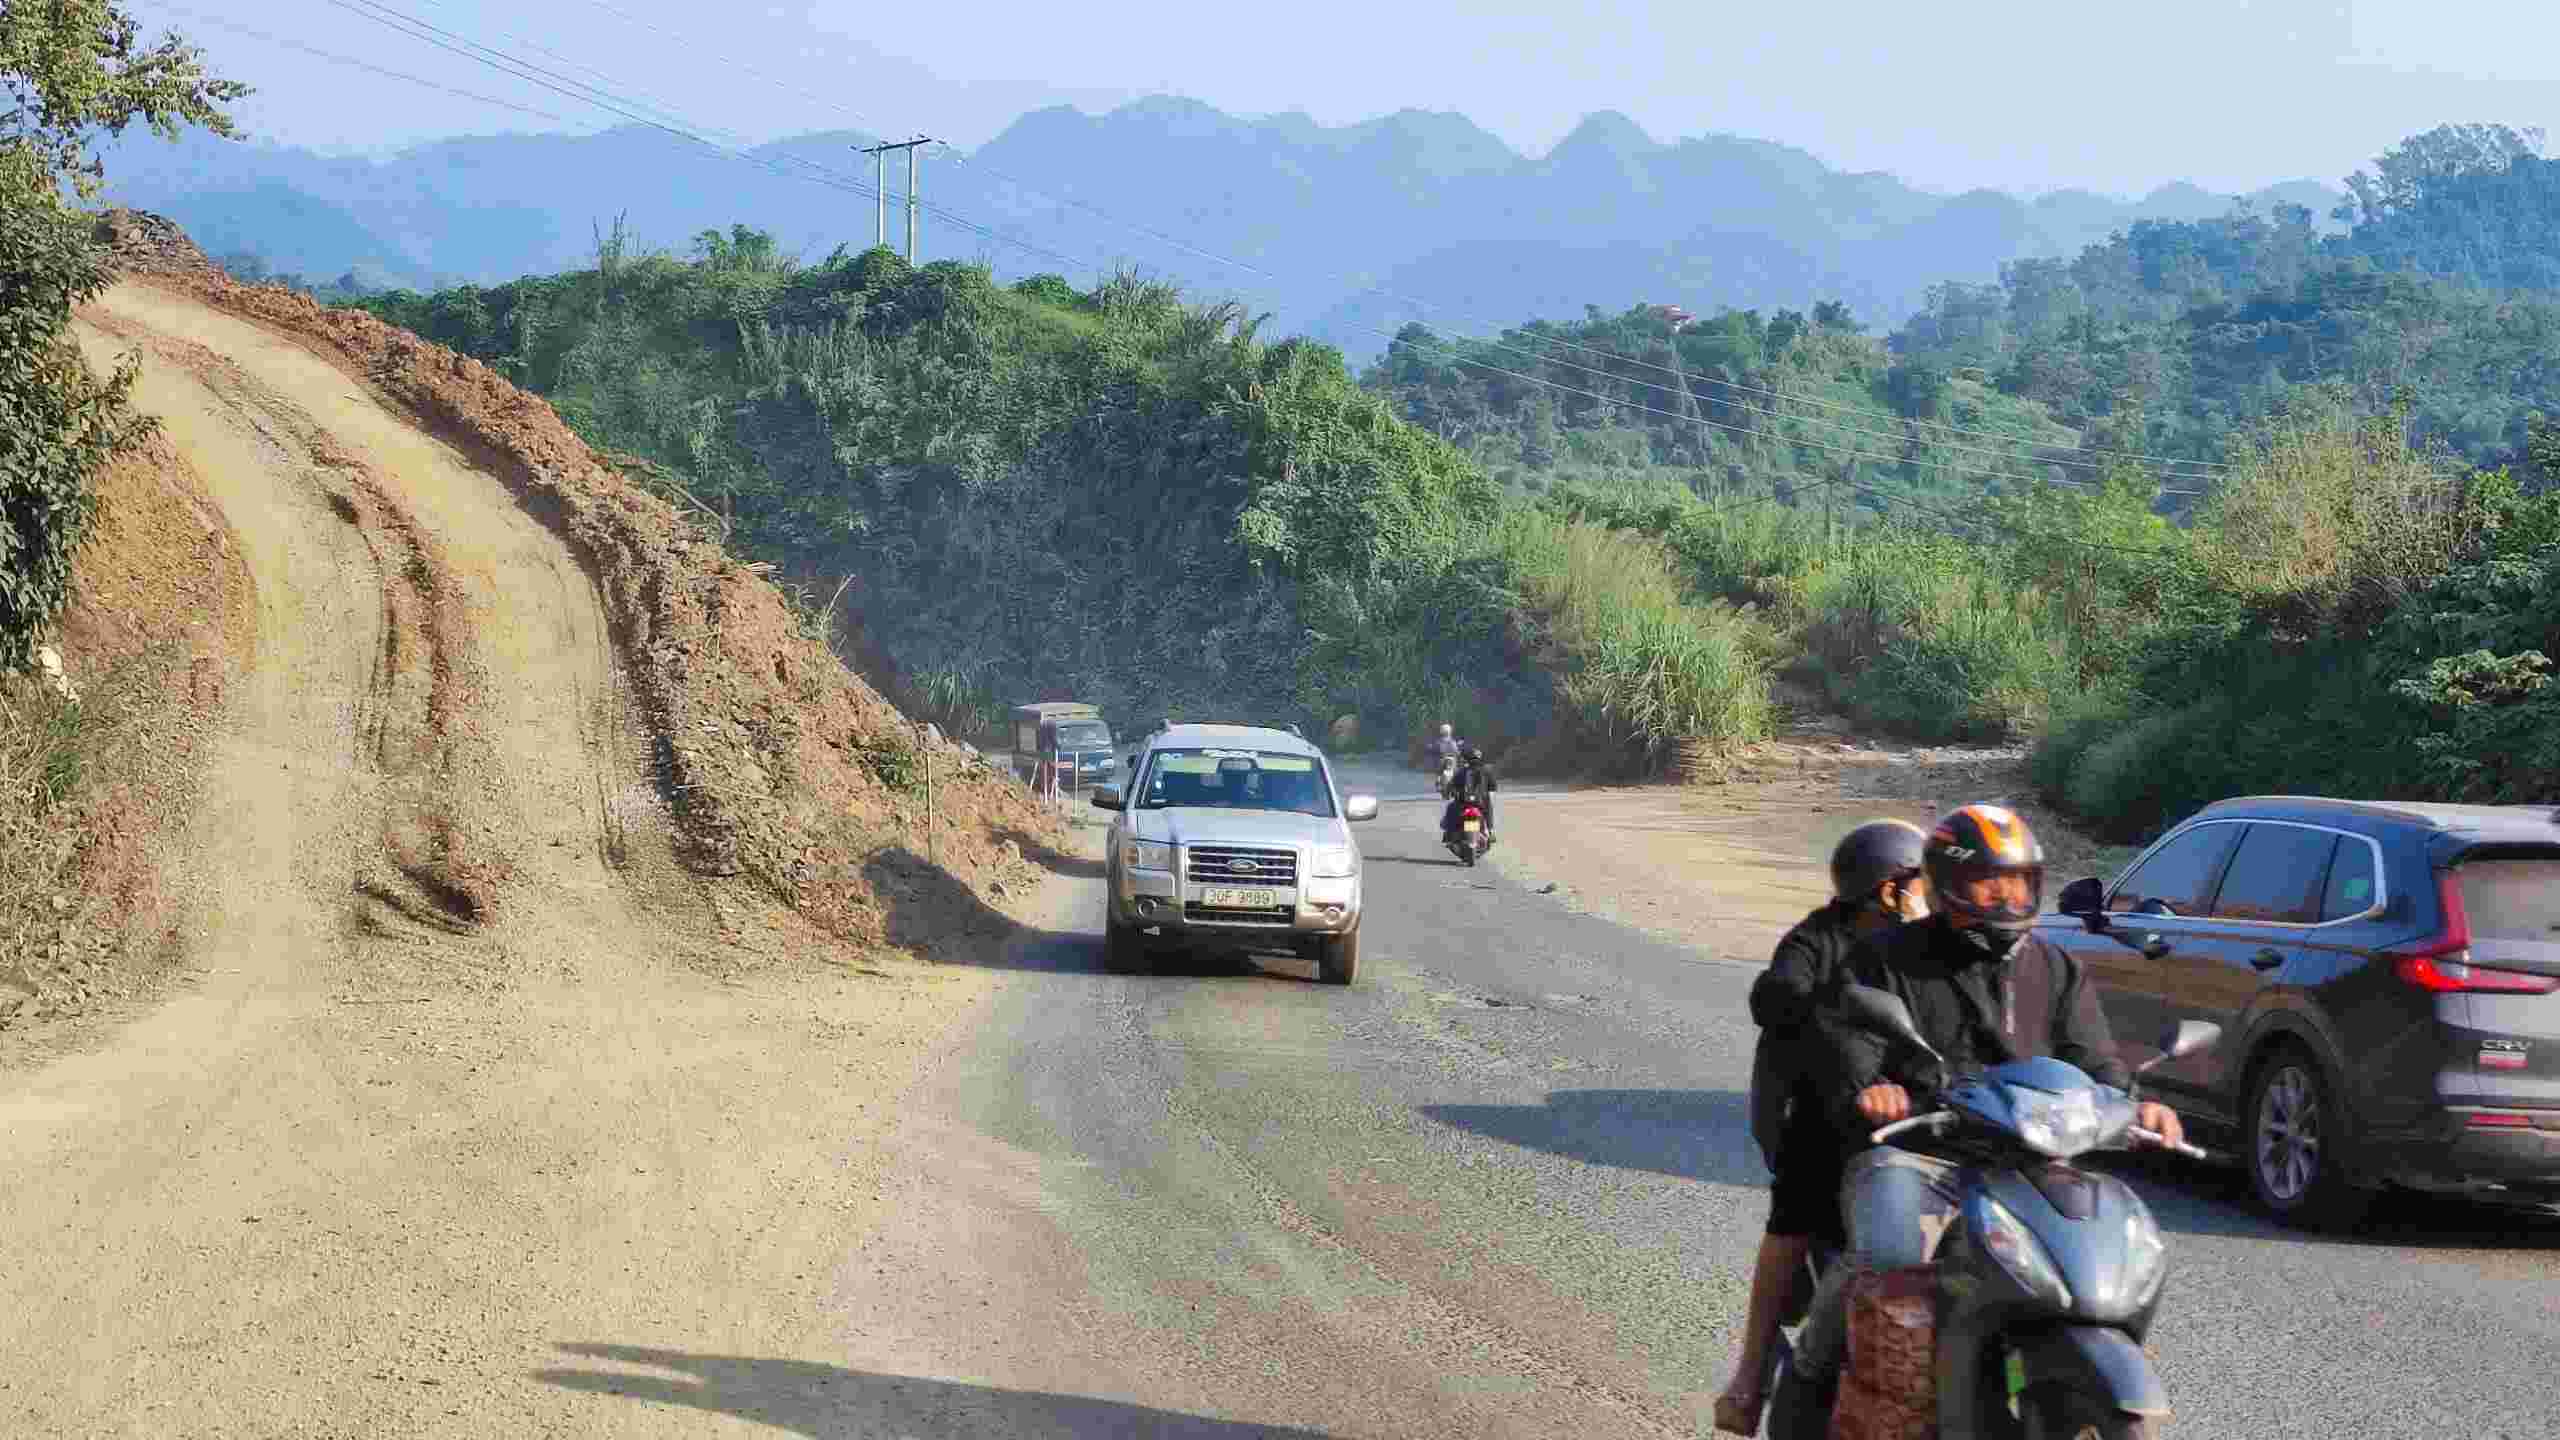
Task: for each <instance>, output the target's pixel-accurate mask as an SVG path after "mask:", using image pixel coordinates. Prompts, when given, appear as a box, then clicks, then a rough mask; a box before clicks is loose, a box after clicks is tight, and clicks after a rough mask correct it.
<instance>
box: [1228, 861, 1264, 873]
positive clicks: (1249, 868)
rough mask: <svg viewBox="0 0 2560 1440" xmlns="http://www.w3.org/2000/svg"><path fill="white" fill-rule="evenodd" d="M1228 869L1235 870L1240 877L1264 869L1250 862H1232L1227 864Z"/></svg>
mask: <svg viewBox="0 0 2560 1440" xmlns="http://www.w3.org/2000/svg"><path fill="white" fill-rule="evenodd" d="M1227 868H1228V869H1230V870H1233V871H1234V872H1236V873H1237V874H1239V875H1250V874H1252V873H1253V872H1254V871H1256V870H1259V869H1261V868H1262V867H1261V866H1259V865H1256V864H1254V863H1253V862H1252V861H1250V860H1230V861H1228V862H1227Z"/></svg>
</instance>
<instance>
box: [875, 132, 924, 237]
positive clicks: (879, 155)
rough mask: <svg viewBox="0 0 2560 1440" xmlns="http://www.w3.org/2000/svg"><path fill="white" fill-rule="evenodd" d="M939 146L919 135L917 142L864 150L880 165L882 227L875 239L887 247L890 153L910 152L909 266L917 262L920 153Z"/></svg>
mask: <svg viewBox="0 0 2560 1440" xmlns="http://www.w3.org/2000/svg"><path fill="white" fill-rule="evenodd" d="M935 143H937V142H935V141H933V140H930V139H927V138H926V137H924V136H922V135H919V136H917V137H916V138H915V139H913V140H893V141H883V142H881V143H880V144H877V145H866V146H864V147H862V153H863V154H865V155H868V156H871V157H872V158H873V159H874V160H876V161H878V162H879V174H880V182H879V185H878V187H877V188H878V191H879V201H880V216H879V221H878V224H877V225H876V226H875V227H874V228H873V231H872V240H873V243H874V244H876V245H880V246H883V247H885V246H887V245H888V243H889V152H890V151H892V150H904V151H906V152H907V263H908V264H910V265H913V264H914V263H916V221H917V208H918V207H917V191H916V151H917V150H918V149H919V148H921V147H923V146H926V145H932V144H935Z"/></svg>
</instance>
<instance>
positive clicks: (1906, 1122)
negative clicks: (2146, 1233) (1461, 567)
mask: <svg viewBox="0 0 2560 1440" xmlns="http://www.w3.org/2000/svg"><path fill="white" fill-rule="evenodd" d="M1955 1119H1956V1112H1954V1111H1953V1110H1932V1111H1930V1112H1929V1113H1927V1114H1925V1115H1913V1116H1910V1117H1909V1118H1907V1119H1902V1120H1896V1121H1894V1122H1893V1123H1892V1124H1890V1125H1886V1126H1883V1127H1881V1128H1880V1129H1877V1130H1874V1131H1871V1132H1869V1134H1868V1136H1867V1143H1868V1144H1870V1145H1882V1144H1884V1143H1885V1142H1886V1141H1888V1140H1891V1139H1892V1138H1893V1137H1894V1136H1896V1135H1903V1134H1908V1133H1909V1132H1911V1131H1913V1130H1922V1129H1927V1130H1944V1129H1945V1128H1947V1127H1948V1126H1949V1125H1951V1124H1954V1123H1955ZM2125 1133H2126V1134H2127V1135H2130V1136H2132V1137H2133V1138H2134V1139H2136V1140H2139V1141H2141V1142H2143V1143H2144V1144H2146V1145H2152V1146H2156V1147H2158V1148H2160V1149H2162V1150H2173V1151H2176V1152H2177V1153H2178V1154H2180V1155H2184V1156H2186V1157H2187V1158H2188V1159H2190V1160H2211V1159H2212V1158H2213V1154H2212V1152H2211V1151H2208V1150H2206V1149H2205V1148H2204V1147H2203V1146H2201V1145H2189V1144H2187V1143H2186V1142H2184V1141H2180V1142H2178V1143H2177V1144H2175V1145H2172V1144H2170V1143H2169V1137H2167V1136H2165V1135H2163V1134H2161V1133H2160V1132H2159V1131H2157V1130H2146V1129H2144V1128H2143V1127H2142V1126H2140V1125H2131V1126H2127V1127H2126V1128H2125Z"/></svg>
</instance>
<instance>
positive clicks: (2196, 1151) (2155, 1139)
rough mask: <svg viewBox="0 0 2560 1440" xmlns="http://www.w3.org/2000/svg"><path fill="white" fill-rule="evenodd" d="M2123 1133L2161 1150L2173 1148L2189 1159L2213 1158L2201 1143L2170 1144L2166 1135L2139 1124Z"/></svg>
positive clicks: (2211, 1153) (2181, 1142)
mask: <svg viewBox="0 0 2560 1440" xmlns="http://www.w3.org/2000/svg"><path fill="white" fill-rule="evenodd" d="M2125 1133H2126V1134H2128V1135H2131V1136H2132V1137H2133V1138H2135V1139H2136V1140H2140V1141H2143V1142H2144V1143H2146V1144H2151V1145H2157V1146H2159V1147H2160V1148H2161V1149H2163V1150H2174V1151H2176V1152H2178V1153H2179V1154H2181V1155H2184V1156H2186V1157H2187V1158H2188V1159H2190V1160H2210V1159H2212V1158H2213V1152H2211V1151H2209V1150H2207V1149H2205V1148H2204V1147H2203V1146H2201V1145H2190V1144H2188V1143H2186V1142H2185V1141H2183V1140H2181V1141H2179V1142H2178V1143H2177V1144H2175V1145H2172V1144H2170V1143H2169V1137H2168V1136H2166V1135H2163V1134H2161V1133H2160V1132H2158V1131H2156V1130H2145V1129H2143V1128H2142V1127H2141V1126H2139V1125H2136V1126H2133V1127H2132V1128H2130V1129H2128V1130H2127V1131H2126V1132H2125Z"/></svg>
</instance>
